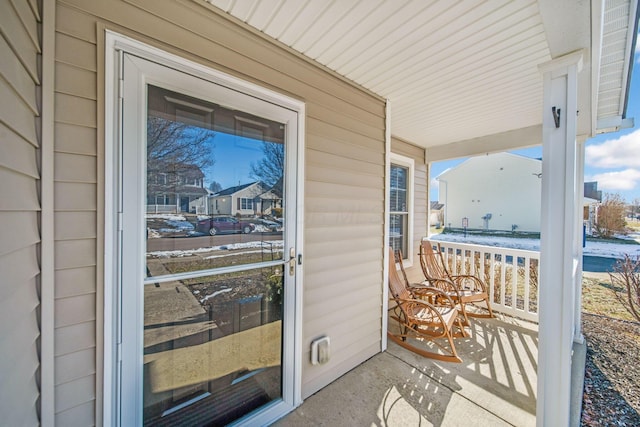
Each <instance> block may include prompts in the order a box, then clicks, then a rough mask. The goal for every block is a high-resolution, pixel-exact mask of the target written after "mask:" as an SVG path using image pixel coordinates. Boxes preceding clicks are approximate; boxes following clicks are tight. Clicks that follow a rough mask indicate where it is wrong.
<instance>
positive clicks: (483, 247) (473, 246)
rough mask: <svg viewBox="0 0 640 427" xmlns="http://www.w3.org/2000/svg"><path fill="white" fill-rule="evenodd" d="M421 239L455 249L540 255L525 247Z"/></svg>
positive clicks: (525, 255)
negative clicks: (516, 247) (515, 247)
mask: <svg viewBox="0 0 640 427" xmlns="http://www.w3.org/2000/svg"><path fill="white" fill-rule="evenodd" d="M422 240H429V241H431V242H434V243H440V245H441V246H443V247H450V248H455V249H468V250H475V251H479V252H490V253H497V254H505V255H515V256H522V257H531V258H539V257H540V251H531V250H526V249H512V248H505V247H502V246H488V245H477V244H472V243H461V242H448V241H446V240H433V239H428V238H423V239H422Z"/></svg>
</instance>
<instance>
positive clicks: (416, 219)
mask: <svg viewBox="0 0 640 427" xmlns="http://www.w3.org/2000/svg"><path fill="white" fill-rule="evenodd" d="M391 151H392V152H393V153H396V154H400V155H402V156H405V157H409V158H411V159H413V160H414V161H415V164H414V184H413V186H414V187H413V190H414V193H413V195H412V197H413V266H411V267H409V268H407V277H408V278H409V280H410V281H412V282H421V281H423V280H424V276H423V274H422V270H421V269H420V260H419V258H418V251H419V250H420V241H421V240H422V238H423V237H426V236H428V235H429V230H428V229H427V216H428V211H429V176H428V174H427V165H426V164H425V162H424V161H425V157H424V155H425V154H424V149H423V148H420V147H417V146H415V145H412V144H411V143H409V142H407V141H404V140H402V139H399V138H396V137H393V136H392V137H391Z"/></svg>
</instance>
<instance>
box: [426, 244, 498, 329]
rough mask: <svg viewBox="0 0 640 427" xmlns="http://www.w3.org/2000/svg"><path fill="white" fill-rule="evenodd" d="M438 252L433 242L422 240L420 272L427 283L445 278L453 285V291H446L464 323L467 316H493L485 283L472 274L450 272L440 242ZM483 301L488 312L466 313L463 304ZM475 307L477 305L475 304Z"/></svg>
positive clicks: (466, 323)
mask: <svg viewBox="0 0 640 427" xmlns="http://www.w3.org/2000/svg"><path fill="white" fill-rule="evenodd" d="M437 248H438V253H437V254H436V253H435V252H434V250H433V243H432V242H431V241H429V240H423V241H422V242H421V244H420V266H421V267H422V273H423V274H424V277H425V278H426V279H427V282H429V283H439V282H441V281H442V279H446V280H447V281H448V282H451V283H453V284H454V285H455V290H454V291H453V292H450V291H446V290H445V292H446V293H447V295H449V296H450V297H451V299H452V300H453V301H454V302H456V303H458V304H459V305H460V311H461V312H462V316H463V317H464V324H465V325H469V317H468V316H471V317H495V316H494V314H493V311H492V310H491V302H490V301H489V292H488V290H487V285H486V284H485V283H484V282H483V281H482V280H480V279H479V278H478V277H477V276H474V275H472V274H451V273H450V272H449V270H448V269H447V264H446V263H445V260H444V257H443V256H442V250H441V247H440V244H439V243H438V244H437ZM483 301H484V302H485V304H486V306H487V311H488V312H489V313H488V314H486V313H474V312H470V313H467V310H466V308H465V306H466V305H467V304H473V303H477V302H483ZM476 307H477V305H476Z"/></svg>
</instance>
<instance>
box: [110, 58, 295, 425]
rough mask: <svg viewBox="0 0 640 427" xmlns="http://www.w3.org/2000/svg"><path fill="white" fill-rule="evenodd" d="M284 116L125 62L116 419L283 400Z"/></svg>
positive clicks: (230, 93)
mask: <svg viewBox="0 0 640 427" xmlns="http://www.w3.org/2000/svg"><path fill="white" fill-rule="evenodd" d="M296 121H297V114H296V113H295V112H293V111H291V110H288V109H286V108H283V107H279V106H276V105H273V104H272V103H268V102H266V101H262V100H260V99H257V98H255V97H252V96H249V95H246V94H244V93H242V92H240V91H236V90H233V89H229V88H227V87H224V86H221V85H218V84H216V83H214V82H211V81H206V80H203V79H201V78H197V77H194V76H191V75H188V74H185V73H182V72H179V71H176V70H173V69H170V68H168V67H164V66H162V65H159V64H156V63H153V62H150V61H147V60H143V59H141V58H137V57H133V56H130V55H125V56H124V91H123V108H122V130H123V135H122V147H121V155H120V164H121V170H122V175H121V176H122V179H121V185H120V194H121V195H122V198H121V204H122V232H121V238H120V251H121V265H122V276H121V278H120V282H121V283H120V289H121V301H122V302H121V325H120V327H121V334H122V353H123V356H122V368H121V371H120V375H119V380H120V394H121V404H120V407H121V411H122V413H121V423H122V424H123V425H127V424H128V423H129V420H134V421H135V424H143V425H148V426H178V425H184V426H197V425H227V424H229V423H233V422H236V421H238V420H242V419H243V417H247V416H250V414H256V413H260V412H261V411H262V412H264V411H265V408H266V409H267V410H274V409H273V408H277V407H281V408H280V410H281V411H285V412H286V411H288V410H289V408H291V405H292V399H293V397H292V388H293V384H292V383H291V382H292V378H293V376H292V375H291V372H292V370H293V343H292V342H291V341H292V337H293V334H292V332H291V331H292V328H293V325H292V319H293V311H294V310H295V304H294V302H293V301H294V300H295V299H294V293H295V270H296V267H295V265H296V250H295V247H294V242H295V235H296V229H295V227H296V223H297V218H296V202H295V194H296V191H295V181H296V180H295V175H296V160H295V159H296V149H297V147H296V145H297V142H296V134H297V129H296V123H297V122H296Z"/></svg>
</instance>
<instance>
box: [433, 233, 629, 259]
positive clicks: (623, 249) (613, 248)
mask: <svg viewBox="0 0 640 427" xmlns="http://www.w3.org/2000/svg"><path fill="white" fill-rule="evenodd" d="M429 239H431V240H436V241H441V242H455V243H469V244H474V245H484V246H497V247H502V248H512V249H522V250H527V251H539V250H540V239H523V238H517V237H506V236H504V237H501V236H478V235H471V234H468V235H467V237H465V236H464V235H462V234H448V233H447V234H432V235H431V236H430V237H429ZM625 239H627V240H635V241H636V242H640V234H638V233H633V234H630V235H628V236H626V237H625ZM582 252H583V254H584V255H588V256H598V257H606V258H622V255H623V254H629V255H631V256H633V257H636V256H640V244H636V245H634V244H624V243H609V242H595V241H591V240H587V243H586V246H585V247H584V248H582Z"/></svg>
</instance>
